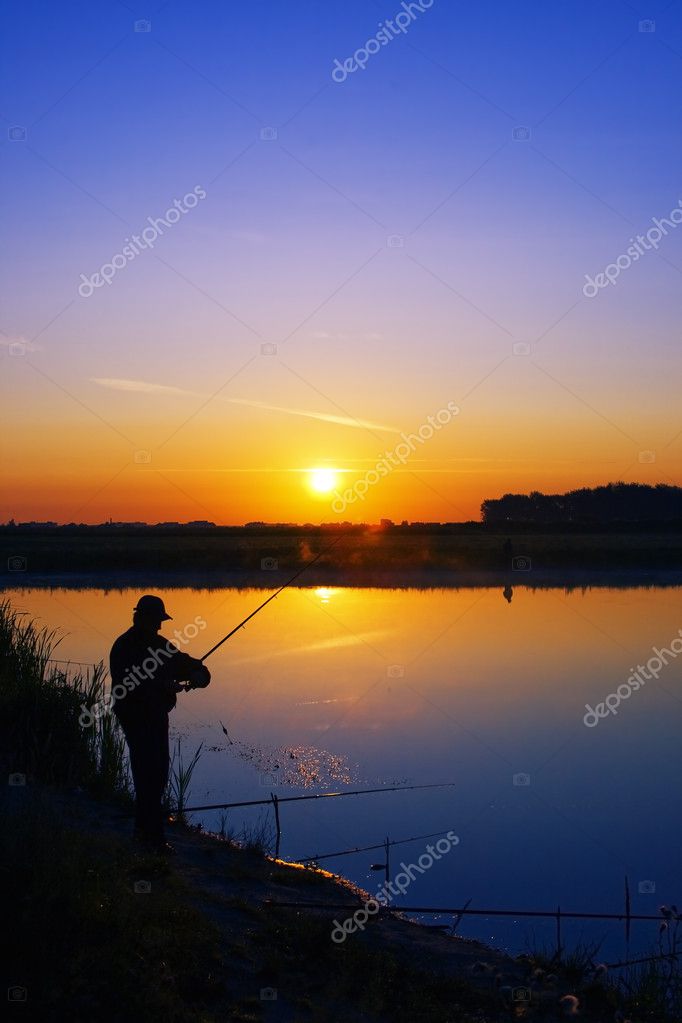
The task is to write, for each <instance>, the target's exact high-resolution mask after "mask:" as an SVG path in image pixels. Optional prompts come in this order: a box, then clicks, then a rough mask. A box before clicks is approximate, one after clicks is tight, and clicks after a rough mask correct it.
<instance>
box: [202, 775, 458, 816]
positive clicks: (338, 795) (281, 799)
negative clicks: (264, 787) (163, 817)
mask: <svg viewBox="0 0 682 1023" xmlns="http://www.w3.org/2000/svg"><path fill="white" fill-rule="evenodd" d="M455 784H456V782H454V781H446V782H440V783H437V784H434V785H392V786H390V787H388V786H385V785H384V786H382V788H379V789H353V790H352V791H350V792H318V793H315V794H311V795H309V796H278V797H277V802H278V803H301V802H304V801H305V800H308V799H342V798H344V797H345V796H369V795H372V794H374V793H377V792H412V791H414V790H415V789H445V788H452V786H454V785H455ZM271 804H272V797H271V798H270V799H249V800H247V801H246V802H242V803H208V804H206V805H205V806H185V807H183V812H184V813H197V812H198V811H200V810H233V809H237V808H238V807H243V806H270V805H271Z"/></svg>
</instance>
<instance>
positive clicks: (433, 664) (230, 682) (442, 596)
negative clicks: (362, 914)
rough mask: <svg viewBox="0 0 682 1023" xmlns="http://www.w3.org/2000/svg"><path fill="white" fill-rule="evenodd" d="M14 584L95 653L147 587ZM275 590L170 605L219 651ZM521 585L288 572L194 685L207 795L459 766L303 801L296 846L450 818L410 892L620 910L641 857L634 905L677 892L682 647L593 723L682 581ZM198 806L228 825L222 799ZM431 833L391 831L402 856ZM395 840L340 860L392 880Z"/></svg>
mask: <svg viewBox="0 0 682 1023" xmlns="http://www.w3.org/2000/svg"><path fill="white" fill-rule="evenodd" d="M8 595H9V596H10V597H11V599H12V601H13V602H14V604H15V605H16V606H18V607H20V608H21V609H23V610H26V611H28V612H29V613H30V614H31V615H34V616H37V617H39V618H40V619H41V620H42V621H43V622H44V623H45V624H47V625H49V626H50V627H60V628H61V629H63V630H64V631H65V632H66V635H65V637H64V639H63V641H62V643H61V645H60V647H59V649H58V650H57V651H55V656H56V657H61V658H73V659H76V660H78V661H85V662H93V661H97V660H100V659H102V658H104V659H105V660H106V657H107V656H108V651H109V647H110V645H111V642H112V640H113V639H114V638H115V637H116V636H117V635H119V633H121V632H123V631H124V630H125V629H126V628H127V627H128V625H129V623H130V616H131V611H132V607H133V605H134V604H135V602H136V600H137V597H138V596H139V591H137V590H135V591H133V590H125V591H123V592H121V591H109V592H105V591H103V590H95V589H88V590H80V591H78V590H69V589H58V590H52V591H50V590H45V589H25V590H13V591H12V590H10V591H8ZM266 595H267V594H265V593H264V591H262V590H235V589H226V590H215V589H214V590H203V591H202V590H196V589H172V590H166V591H164V593H163V596H164V598H165V600H166V606H167V607H168V609H169V611H170V613H171V614H172V615H173V618H174V621H173V622H169V623H167V624H168V625H170V626H172V627H173V628H177V629H183V628H184V627H185V626H186V625H187V624H188V623H190V622H194V620H195V618H196V616H197V615H200V616H201V617H202V619H203V621H204V622H205V623H206V626H205V628H204V629H203V630H202V631H201V632H200V633H199V635H198V636H197V638H196V639H194V640H193V641H192V642H191V643H190V644H189V645H188V646H187V647H185V649H187V650H188V652H190V653H192V654H195V655H197V656H201V655H202V654H203V653H205V652H206V650H207V649H208V648H209V647H211V646H212V645H213V644H214V643H215V642H217V641H218V639H220V638H221V636H222V635H223V634H224V633H225V632H226V631H228V629H230V628H231V627H232V626H233V625H234V624H236V623H237V622H238V621H240V620H241V619H242V618H244V617H245V616H246V615H247V614H248V613H249V612H250V611H251V610H253V608H254V607H256V606H257V604H258V603H260V602H261V601H262V600H263V599H264V597H265V596H266ZM508 597H509V593H507V595H506V597H505V595H504V594H503V592H502V590H501V589H488V588H482V589H467V590H454V589H438V590H401V589H390V590H389V589H354V588H317V589H313V588H311V589H306V588H297V589H294V588H292V589H289V590H287V591H285V592H284V593H283V594H282V595H281V596H280V597H279V598H278V599H277V600H276V601H273V603H272V604H271V605H269V606H268V608H267V609H265V610H264V611H263V613H262V614H260V615H258V617H257V618H255V619H254V620H253V621H252V622H251V623H249V625H248V626H247V628H246V629H244V630H242V631H241V632H240V633H238V634H237V635H236V636H234V637H233V638H232V639H231V640H230V641H229V643H227V644H226V645H225V646H224V647H222V648H221V649H220V650H219V651H218V652H217V653H216V654H215V655H214V656H213V657H212V658H211V659H210V661H209V664H210V667H211V671H212V673H213V682H212V684H211V686H210V688H209V689H207V690H204V691H195V692H192V693H189V694H187V695H183V696H181V697H180V698H179V705H178V709H177V710H176V711H175V712H174V714H173V723H174V730H175V734H176V736H178V737H180V738H181V740H182V748H183V754H185V755H187V756H189V755H190V754H191V753H193V752H194V750H195V749H196V747H197V746H198V745H199V743H200V742H203V743H204V750H203V752H202V755H201V759H200V762H199V765H198V767H197V770H196V772H195V775H194V780H193V784H192V801H193V802H194V803H206V802H221V801H225V802H228V801H238V800H247V799H259V798H267V797H268V796H269V794H270V792H271V791H274V792H276V793H277V794H278V795H279V796H280V797H283V796H287V795H297V794H304V793H306V792H322V791H335V790H337V789H339V788H343V787H346V788H348V787H350V788H365V787H367V788H370V787H376V786H378V785H392V784H415V785H416V784H429V783H435V782H446V781H448V782H449V781H452V782H454V783H455V785H454V787H453V788H443V789H430V790H426V791H422V792H395V793H384V794H379V795H373V796H372V795H368V796H358V797H349V798H346V799H335V800H324V801H321V802H318V803H314V802H303V803H295V804H288V805H285V806H284V807H282V829H283V837H282V847H281V854H282V856H283V857H285V858H286V857H288V858H299V857H303V856H310V855H313V854H316V853H318V854H324V853H327V852H335V851H339V850H343V849H348V848H352V847H355V846H364V845H373V844H376V843H380V842H382V841H383V840H384V838H385V837H386V836H389V837H390V838H391V839H392V840H400V839H404V838H409V837H411V836H414V835H422V834H428V833H432V832H441V831H443V832H445V831H448V830H452V831H454V832H455V834H456V835H457V836H458V838H459V844H458V845H457V846H456V847H455V848H453V849H452V851H450V852H449V853H448V854H447V855H446V856H444V857H443V858H442V859H441V860H440V861H439V862H437V863H435V865H434V866H433V867H432V868H431V869H430V870H429V871H427V872H426V873H425V874H424V875H423V876H417V877H416V879H415V880H414V882H413V883H412V884H411V885H410V887H409V889H408V891H407V892H406V894H405V896H404V897H398V898H397V899H396V900H395V903H394V904H395V905H401V904H402V905H419V906H434V907H435V906H458V905H462V904H463V903H464V902H466V901H467V900H468V899H472V904H471V905H472V908H476V907H483V908H510V909H547V910H554V909H555V908H556V906H557V905H558V904H560V905H561V907H562V909H565V910H573V911H596V912H598V911H602V912H620V911H621V910H622V907H623V890H624V878H625V876H626V875H627V876H628V877H629V879H630V886H631V890H632V911H633V912H635V913H655V912H656V911H657V907H658V906H659V904H661V903H663V902H668V903H669V902H673V903H674V902H677V904H678V905H679V904H680V903H682V886H681V885H680V882H679V850H680V844H681V842H680V840H681V838H682V835H681V832H682V818H681V816H680V813H679V795H678V785H679V777H680V767H681V766H682V764H681V761H682V743H681V741H680V731H681V730H680V717H681V714H680V712H681V710H682V691H681V688H680V679H681V675H682V655H681V656H679V657H678V658H677V659H675V658H674V657H671V658H669V660H670V663H669V664H668V666H667V667H663V669H662V671H661V673H660V676H659V678H658V680H657V681H656V680H651V681H649V682H647V683H646V684H645V685H644V686H643V687H642V688H640V689H639V691H636V692H632V695H631V696H630V697H629V698H628V699H624V700H623V701H622V702H621V703H620V706H619V707H618V708H617V711H618V713H617V714H616V715H609V716H608V717H606V718H605V719H603V720H600V721H599V723H598V725H597V726H596V727H592V728H587V727H586V726H585V725H584V723H583V716H584V714H585V704H590V705H592V706H595V705H596V704H597V703H599V702H600V701H603V700H604V699H605V698H606V697H607V695H608V694H610V693H614V692H615V691H616V690H617V688H618V686H619V685H621V686H622V685H623V684H624V683H626V682H627V679H628V677H629V676H630V675H631V670H632V668H635V669H636V667H637V665H638V664H640V665H646V663H647V661H648V660H649V659H650V658H651V657H652V656H653V650H652V648H653V647H659V648H660V647H669V646H670V642H671V641H672V640H673V639H675V638H679V635H680V633H679V630H680V628H681V627H682V608H681V605H680V589H679V588H666V589H656V588H652V589H645V588H639V589H638V588H633V589H606V588H599V589H592V590H587V591H585V592H572V593H566V592H564V591H563V590H561V589H547V590H538V591H533V590H531V589H528V588H525V587H515V588H514V592H513V597H512V599H511V602H510V601H509V600H508V599H507V598H508ZM190 631H192V630H190ZM166 634H167V635H168V636H169V638H171V636H172V632H171V630H167V633H166ZM621 692H623V690H621ZM221 722H222V723H223V724H224V725H225V726H226V728H227V730H228V733H229V737H230V740H231V742H228V740H227V739H226V737H225V735H224V734H223V731H222V729H221V725H220V723H221ZM524 783H525V784H524ZM197 819H200V820H202V822H203V823H204V824H205V825H206V826H207V827H210V828H212V829H215V830H217V829H218V828H219V826H220V814H219V813H217V812H211V813H205V814H201V815H197ZM261 826H262V827H266V828H268V829H270V830H272V811H271V810H270V809H269V808H266V809H263V808H255V809H248V810H242V811H231V812H230V813H229V815H228V827H232V828H234V829H235V830H236V831H240V830H241V829H242V828H243V827H246V828H258V827H261ZM427 841H431V842H433V841H435V840H423V841H416V842H413V843H411V844H408V845H403V846H399V847H398V848H396V849H394V850H392V854H391V860H392V865H393V872H394V873H395V872H396V871H398V870H399V869H400V861H401V860H404V861H405V862H406V863H410V862H416V860H417V858H418V857H419V856H420V855H421V854H423V853H424V852H425V851H426V844H427ZM381 860H382V853H381V851H377V852H370V853H360V854H357V855H353V856H345V857H342V858H341V857H339V858H334V859H330V860H326V861H324V866H326V867H327V868H328V869H330V870H333V871H337V872H339V873H343V874H344V875H346V876H347V877H350V878H352V879H353V880H354V881H356V882H358V883H360V884H362V885H363V886H364V887H367V888H369V889H370V890H372V891H374V890H375V889H376V887H377V886H378V884H379V883H380V882H381V880H382V877H383V875H381V874H379V873H376V872H375V873H373V872H371V871H370V869H369V868H370V865H371V864H372V863H373V862H374V863H376V862H380V861H381ZM652 887H655V890H654V891H652V890H651V889H652ZM429 919H430V920H431V922H439V923H443V922H450V918H447V919H445V920H444V919H443V918H440V919H439V918H436V917H431V918H429ZM459 933H461V934H463V935H466V936H471V937H477V938H480V939H483V940H485V941H488V942H492V943H495V944H497V945H500V946H505V947H508V948H509V949H511V950H514V951H522V950H523V949H524V948H525V947H527V946H528V945H535V946H543V945H546V946H548V947H549V946H551V944H552V942H553V940H554V933H555V932H554V924H553V923H542V922H538V921H533V920H531V921H523V920H515V919H512V918H506V919H505V918H492V917H490V918H484V917H478V918H473V917H470V918H466V919H465V921H464V923H463V924H461V925H460V928H459ZM563 933H564V938H565V941H566V943H568V944H571V943H575V942H576V941H578V940H579V939H580V938H581V937H582V938H583V939H589V940H600V939H603V942H604V943H603V946H602V953H601V955H602V956H603V957H604V958H607V959H616V958H620V957H621V956H622V955H623V953H624V943H623V927H622V924H620V923H618V922H615V921H612V922H609V921H605V922H603V923H596V924H595V923H591V922H582V923H580V922H578V923H574V924H568V923H566V924H564V929H563ZM656 933H657V926H656V924H654V923H640V924H635V925H633V939H632V945H631V950H633V951H634V950H639V949H642V948H648V947H649V946H650V944H653V942H654V940H655V937H656Z"/></svg>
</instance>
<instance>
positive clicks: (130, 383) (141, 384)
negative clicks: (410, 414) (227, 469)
mask: <svg viewBox="0 0 682 1023" xmlns="http://www.w3.org/2000/svg"><path fill="white" fill-rule="evenodd" d="M90 379H91V381H92V382H93V383H94V384H98V385H99V386H100V387H107V388H109V390H112V391H128V392H130V393H135V394H167V395H173V396H175V397H191V398H208V397H209V395H207V394H201V393H200V392H199V391H187V390H185V389H184V388H182V387H172V386H169V385H168V384H154V383H150V382H149V381H146V380H126V379H121V378H118V377H91V378H90ZM217 400H218V401H224V402H227V403H229V404H230V405H244V406H246V407H247V408H255V409H264V410H265V411H267V412H281V413H283V414H284V415H287V416H303V417H305V418H306V419H316V420H318V422H322V423H334V424H335V425H336V426H353V427H355V428H356V429H361V430H382V431H383V432H384V433H398V434H399V433H400V430H397V429H396V428H395V427H394V426H385V425H384V424H382V423H375V422H373V421H372V420H370V419H352V418H351V417H350V416H337V415H334V414H333V413H331V412H316V411H314V410H312V409H302V408H287V407H284V406H281V405H269V404H268V403H267V402H265V401H252V400H250V399H249V398H218V399H217Z"/></svg>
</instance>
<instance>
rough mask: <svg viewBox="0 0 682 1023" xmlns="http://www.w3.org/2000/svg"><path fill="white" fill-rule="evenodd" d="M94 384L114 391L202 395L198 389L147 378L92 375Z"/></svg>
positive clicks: (194, 396) (195, 396)
mask: <svg viewBox="0 0 682 1023" xmlns="http://www.w3.org/2000/svg"><path fill="white" fill-rule="evenodd" d="M90 379H91V380H92V382H93V384H99V386H100V387H108V388H109V389H110V390H112V391H133V392H135V393H137V394H175V395H178V394H180V395H185V396H189V397H193V398H197V397H201V395H199V394H198V393H197V392H196V391H185V390H184V389H183V388H182V387H170V386H169V385H168V384H152V383H148V382H147V381H146V380H121V379H118V378H117V377H90Z"/></svg>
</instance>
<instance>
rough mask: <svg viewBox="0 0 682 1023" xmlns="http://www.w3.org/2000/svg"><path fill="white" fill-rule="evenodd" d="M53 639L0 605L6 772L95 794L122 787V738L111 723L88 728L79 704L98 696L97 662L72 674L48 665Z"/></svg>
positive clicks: (106, 718)
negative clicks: (80, 787) (88, 789)
mask: <svg viewBox="0 0 682 1023" xmlns="http://www.w3.org/2000/svg"><path fill="white" fill-rule="evenodd" d="M58 643H59V638H58V636H57V633H56V632H55V631H54V630H49V629H47V628H41V627H39V626H37V625H36V624H35V622H33V621H31V620H29V619H27V618H26V616H25V615H24V614H23V613H22V612H20V611H17V610H16V609H14V608H13V607H12V605H11V604H10V602H9V601H8V600H3V601H0V760H1V761H2V766H3V769H4V770H5V772H6V773H19V774H24V775H26V776H27V778H28V779H29V780H31V781H36V782H40V783H43V784H50V785H69V786H83V787H88V788H91V789H94V790H96V791H99V792H101V793H103V794H104V793H107V794H113V793H118V792H126V791H127V790H128V776H127V766H126V758H125V741H124V738H123V735H122V733H121V730H120V728H119V726H118V723H117V722H116V719H115V718H114V717H113V716H112V715H110V714H107V715H103V716H102V717H100V718H99V719H97V720H95V721H94V722H93V724H92V726H91V727H89V728H84V727H82V725H81V724H80V722H79V717H80V715H81V713H82V711H83V706H82V705H85V707H90V706H92V705H93V704H94V703H97V702H100V701H101V700H102V699H103V697H104V688H105V686H104V678H105V670H104V665H103V664H102V663H101V662H100V663H99V664H97V665H93V667H92V668H89V669H86V671H84V672H83V671H75V670H73V671H71V670H69V668H68V666H67V668H66V670H64V669H63V668H59V667H57V666H56V665H55V664H54V663H53V662H51V657H52V654H53V651H54V650H55V648H56V647H57V646H58Z"/></svg>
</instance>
